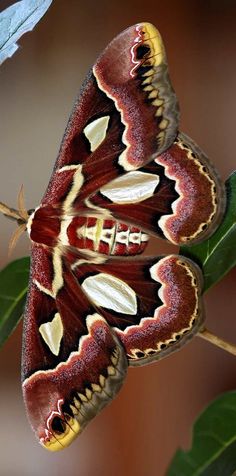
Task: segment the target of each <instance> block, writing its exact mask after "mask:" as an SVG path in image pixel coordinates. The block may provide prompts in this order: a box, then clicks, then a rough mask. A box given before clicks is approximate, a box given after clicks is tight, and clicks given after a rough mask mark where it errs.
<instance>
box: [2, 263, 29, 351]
mask: <svg viewBox="0 0 236 476" xmlns="http://www.w3.org/2000/svg"><path fill="white" fill-rule="evenodd" d="M28 281H29V258H21V259H18V260H16V261H13V262H12V263H10V264H9V265H8V266H6V268H4V269H2V271H0V346H1V345H2V344H3V343H4V342H5V340H6V339H7V338H8V337H9V335H10V334H11V333H12V331H13V330H14V329H15V327H16V326H17V324H18V322H19V320H20V319H21V316H22V313H23V309H24V304H25V298H26V293H27V288H28Z"/></svg>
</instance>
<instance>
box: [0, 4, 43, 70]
mask: <svg viewBox="0 0 236 476" xmlns="http://www.w3.org/2000/svg"><path fill="white" fill-rule="evenodd" d="M51 3H52V0H22V1H21V2H17V3H14V5H11V6H10V7H9V8H6V10H3V12H1V13H0V64H2V63H3V61H5V60H6V59H7V58H10V57H11V56H12V55H13V54H14V53H15V51H16V50H17V49H18V45H17V43H16V42H17V41H18V40H19V38H20V37H21V36H22V35H24V33H27V32H28V31H31V30H33V28H34V27H35V25H36V24H37V23H38V22H39V20H40V19H41V18H42V16H43V15H44V14H45V13H46V11H47V9H48V8H49V7H50V5H51Z"/></svg>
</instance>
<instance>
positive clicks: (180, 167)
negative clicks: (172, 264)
mask: <svg viewBox="0 0 236 476" xmlns="http://www.w3.org/2000/svg"><path fill="white" fill-rule="evenodd" d="M89 203H90V206H91V207H94V208H100V209H102V210H108V211H109V212H110V214H111V215H112V216H113V217H114V218H116V219H117V220H123V221H125V222H127V223H132V224H135V225H136V226H140V227H141V228H142V229H143V230H147V231H148V232H151V233H153V234H156V235H158V236H160V237H162V238H166V239H168V240H169V241H171V242H172V243H175V244H185V243H190V242H191V243H192V242H197V241H201V240H203V239H206V238H207V237H208V236H209V235H210V234H212V233H213V232H214V231H215V229H216V228H217V226H218V225H219V222H220V221H221V219H222V216H223V213H224V210H225V189H224V185H223V183H222V182H221V180H220V178H219V176H218V174H217V172H216V170H215V169H214V167H213V165H212V164H211V163H210V162H209V160H208V158H207V157H206V155H205V154H204V153H203V151H202V150H201V149H200V148H199V147H198V146H197V145H196V144H195V143H194V142H193V141H192V140H191V139H190V138H189V137H188V136H186V135H185V134H182V133H179V134H178V137H177V138H176V140H175V141H174V143H173V144H172V145H171V147H169V149H168V150H167V151H165V152H163V153H162V154H160V155H159V156H157V157H156V158H155V159H154V160H153V161H152V162H150V163H148V164H147V165H145V166H144V167H141V168H140V169H139V170H136V171H130V172H127V173H126V174H124V175H122V176H121V177H118V178H116V179H114V180H112V181H111V182H109V183H108V184H106V185H104V186H103V187H101V188H100V190H99V191H97V192H95V193H94V194H93V195H91V196H90V197H89Z"/></svg>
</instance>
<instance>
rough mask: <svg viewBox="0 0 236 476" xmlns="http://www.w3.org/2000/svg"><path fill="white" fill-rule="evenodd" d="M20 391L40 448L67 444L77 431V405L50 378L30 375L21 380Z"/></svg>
mask: <svg viewBox="0 0 236 476" xmlns="http://www.w3.org/2000/svg"><path fill="white" fill-rule="evenodd" d="M23 395H24V400H25V404H26V410H27V414H28V418H29V421H30V423H31V426H32V428H33V430H34V432H35V434H36V437H37V438H38V440H39V442H40V443H41V445H42V446H44V448H46V449H47V450H49V451H59V450H62V449H63V448H66V447H67V446H69V445H70V444H71V443H72V441H73V440H74V439H75V438H76V437H77V435H78V434H79V433H80V431H81V426H80V423H79V421H78V417H77V415H78V414H79V411H78V409H77V408H76V407H75V406H72V405H69V403H67V402H66V399H65V398H63V397H62V394H61V395H59V392H58V389H56V387H55V385H54V383H53V382H48V381H47V380H46V379H45V378H42V379H41V378H40V379H35V378H34V375H32V377H29V378H28V379H26V380H25V382H24V384H23Z"/></svg>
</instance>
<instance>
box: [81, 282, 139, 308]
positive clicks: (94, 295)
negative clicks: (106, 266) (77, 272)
mask: <svg viewBox="0 0 236 476" xmlns="http://www.w3.org/2000/svg"><path fill="white" fill-rule="evenodd" d="M82 288H83V290H84V291H85V293H86V294H87V295H88V296H89V298H90V299H91V300H92V301H93V302H94V304H96V305H97V306H101V307H104V308H106V309H112V310H113V311H116V312H119V313H122V314H130V315H135V314H137V298H136V294H135V292H134V290H133V289H132V288H131V287H130V286H129V285H128V284H126V283H125V282H124V281H122V280H121V279H118V278H115V277H114V276H111V275H109V274H106V273H99V274H97V275H95V276H89V277H88V278H86V279H85V280H84V281H83V283H82Z"/></svg>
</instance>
